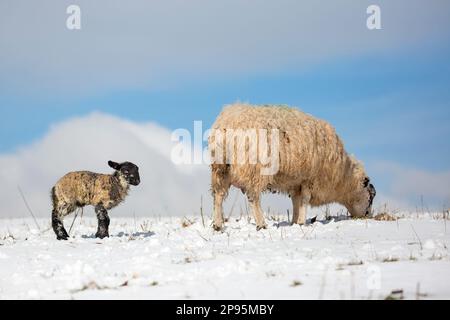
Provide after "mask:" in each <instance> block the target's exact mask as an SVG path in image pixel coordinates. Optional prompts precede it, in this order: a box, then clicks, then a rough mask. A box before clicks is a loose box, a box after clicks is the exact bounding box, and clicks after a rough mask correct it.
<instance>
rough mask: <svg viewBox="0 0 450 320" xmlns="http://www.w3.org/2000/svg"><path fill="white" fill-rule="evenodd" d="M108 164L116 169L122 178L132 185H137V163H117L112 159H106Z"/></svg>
mask: <svg viewBox="0 0 450 320" xmlns="http://www.w3.org/2000/svg"><path fill="white" fill-rule="evenodd" d="M108 165H109V166H110V167H111V168H113V169H114V170H116V171H117V173H118V174H120V175H121V176H122V177H124V179H125V180H126V181H127V182H128V183H129V184H131V185H132V186H137V185H139V184H140V183H141V178H140V177H139V168H138V166H137V165H135V164H134V163H131V162H123V163H117V162H114V161H108Z"/></svg>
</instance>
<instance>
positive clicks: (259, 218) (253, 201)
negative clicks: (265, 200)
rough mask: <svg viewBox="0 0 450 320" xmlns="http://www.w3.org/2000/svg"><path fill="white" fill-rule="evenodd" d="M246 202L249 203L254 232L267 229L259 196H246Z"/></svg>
mask: <svg viewBox="0 0 450 320" xmlns="http://www.w3.org/2000/svg"><path fill="white" fill-rule="evenodd" d="M247 198H248V202H249V203H250V208H251V211H252V213H253V216H254V217H255V222H256V230H258V231H260V230H261V229H267V224H266V221H265V220H264V215H263V212H262V209H261V200H260V194H257V195H249V194H247Z"/></svg>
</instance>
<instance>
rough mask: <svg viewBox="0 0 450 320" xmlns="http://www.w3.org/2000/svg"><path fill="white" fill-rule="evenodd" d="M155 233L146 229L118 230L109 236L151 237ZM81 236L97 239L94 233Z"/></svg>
mask: <svg viewBox="0 0 450 320" xmlns="http://www.w3.org/2000/svg"><path fill="white" fill-rule="evenodd" d="M154 235H155V233H154V232H152V231H147V232H134V233H131V234H130V233H127V232H119V233H118V234H116V235H112V236H111V238H130V237H131V238H150V237H153V236H154ZM81 238H83V239H97V238H96V237H95V234H93V233H92V234H90V235H82V236H81Z"/></svg>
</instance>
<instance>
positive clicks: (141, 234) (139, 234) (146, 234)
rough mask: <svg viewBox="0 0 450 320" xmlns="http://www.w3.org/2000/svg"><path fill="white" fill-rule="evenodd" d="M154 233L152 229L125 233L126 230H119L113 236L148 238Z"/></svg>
mask: <svg viewBox="0 0 450 320" xmlns="http://www.w3.org/2000/svg"><path fill="white" fill-rule="evenodd" d="M154 235H155V233H154V232H152V231H146V232H133V233H132V234H129V233H126V232H119V233H118V234H117V235H115V236H114V237H117V238H123V237H127V238H129V237H133V238H150V237H153V236H154Z"/></svg>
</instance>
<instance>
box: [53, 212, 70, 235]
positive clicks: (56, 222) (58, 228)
mask: <svg viewBox="0 0 450 320" xmlns="http://www.w3.org/2000/svg"><path fill="white" fill-rule="evenodd" d="M63 216H64V215H63V214H61V213H60V212H59V211H58V210H56V209H53V211H52V227H53V231H54V232H55V234H56V239H58V240H67V239H69V234H68V233H67V231H66V229H64V224H63V221H62V217H63Z"/></svg>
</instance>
